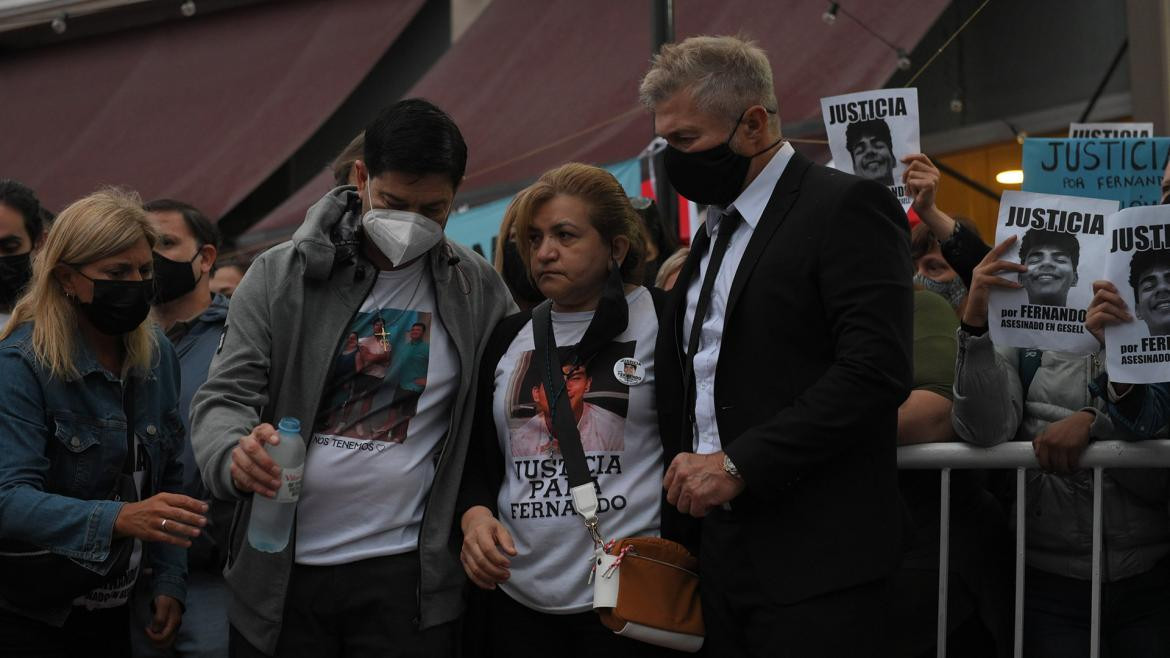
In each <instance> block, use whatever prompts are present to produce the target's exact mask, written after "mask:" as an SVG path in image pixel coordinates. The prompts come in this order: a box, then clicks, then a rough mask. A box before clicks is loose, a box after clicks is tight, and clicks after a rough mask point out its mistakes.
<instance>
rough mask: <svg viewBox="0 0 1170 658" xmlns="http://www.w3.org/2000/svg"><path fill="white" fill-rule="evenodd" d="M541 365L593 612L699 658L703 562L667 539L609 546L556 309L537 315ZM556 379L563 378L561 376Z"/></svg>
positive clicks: (616, 627)
mask: <svg viewBox="0 0 1170 658" xmlns="http://www.w3.org/2000/svg"><path fill="white" fill-rule="evenodd" d="M532 337H533V348H534V351H535V354H534V356H535V358H536V359H538V361H537V363H539V364H540V367H541V370H542V371H543V373H544V374H543V377H542V379H543V382H544V387H545V390H546V391H547V392H548V394H549V396H550V399H551V400H553V401H554V403H553V404H552V405H551V406H552V425H553V434H554V436H555V438H556V439H557V442H558V444H559V446H560V449H561V455H562V456H563V457H564V460H565V473H566V475H567V476H568V479H569V486H570V487H571V492H572V496H573V507H574V508H575V509H576V511H577V513H578V514H580V515H581V518H582V519H583V520H584V522H585V528H586V529H587V530H588V532H589V534H590V536H591V537H592V538H593V545H594V558H593V574H592V576H591V579H592V582H593V607H594V609H596V610H597V612H598V614H599V615H600V616H601V622H602V623H603V624H605V626H606V627H608V628H609V629H610V630H612V631H613V632H614V633H616V634H618V635H621V636H624V637H629V638H630V639H634V640H639V641H642V642H646V643H649V644H654V645H657V646H661V647H667V648H670V649H675V650H678V651H686V652H689V653H694V652H696V651H698V650H699V649H700V648H702V646H703V636H704V628H703V612H702V609H701V606H700V604H699V573H698V570H699V561H698V560H697V559H696V558H695V557H694V556H693V555H691V553H690V551H688V550H687V549H686V548H685V547H683V545H682V544H679V543H677V542H673V541H670V540H669V539H663V538H661V537H628V538H625V539H620V540H617V541H612V542H609V543H606V542H605V541H604V538H603V535H602V533H601V527H600V525H599V522H598V518H597V509H598V503H597V490H596V485H595V484H594V482H593V478H592V476H591V475H590V473H589V466H588V463H587V462H586V461H585V450H584V448H583V447H582V446H581V435H580V433H579V432H578V431H577V423H576V421H575V418H574V416H573V410H572V408H571V407H570V406H569V396H568V395H565V394H564V390H565V379H564V375H563V374H562V370H561V363H560V359H559V358H558V356H557V344H556V336H555V335H554V333H553V328H552V317H551V305H550V304H549V302H547V301H545V302H544V303H542V304H540V305H538V306H536V307H535V308H534V309H533V310H532ZM554 373H555V375H554Z"/></svg>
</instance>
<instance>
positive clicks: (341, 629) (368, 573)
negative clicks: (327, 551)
mask: <svg viewBox="0 0 1170 658" xmlns="http://www.w3.org/2000/svg"><path fill="white" fill-rule="evenodd" d="M418 560H419V557H418V553H416V552H412V553H405V554H403V555H392V556H388V557H379V558H371V559H369V560H362V561H360V562H353V563H350V564H339V565H335V566H328V567H312V566H305V565H300V564H298V565H294V566H293V571H292V578H291V579H290V581H289V588H288V595H287V597H286V599H285V605H284V618H283V621H282V624H281V632H280V640H279V641H278V642H277V645H276V652H275V653H274V654H272V655H273V656H277V657H278V658H296V657H299V656H304V657H305V658H332V657H337V658H341V657H343V656H344V657H346V658H359V657H362V656H371V657H374V656H377V657H378V658H384V657H385V658H388V657H395V658H397V657H401V658H406V657H408V656H409V657H414V658H442V657H443V656H452V655H454V648H455V623H454V622H452V623H448V624H442V625H440V626H436V627H433V628H428V629H426V630H420V629H419V609H418V583H419V562H418ZM229 645H230V652H231V655H232V656H233V657H236V658H258V657H261V656H266V655H267V654H264V653H262V652H261V651H259V650H258V649H257V648H256V647H254V646H252V645H251V644H249V643H248V641H247V640H245V639H244V637H243V636H242V635H241V634H240V633H239V631H237V630H236V629H235V628H234V627H233V628H232V629H231V631H230V637H229Z"/></svg>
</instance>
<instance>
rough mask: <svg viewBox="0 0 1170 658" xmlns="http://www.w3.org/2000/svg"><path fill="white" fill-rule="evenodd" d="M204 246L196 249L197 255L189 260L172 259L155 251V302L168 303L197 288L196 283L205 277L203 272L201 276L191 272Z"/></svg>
mask: <svg viewBox="0 0 1170 658" xmlns="http://www.w3.org/2000/svg"><path fill="white" fill-rule="evenodd" d="M201 249H203V247H202V246H200V247H199V250H196V251H195V255H194V256H192V257H191V260H189V261H186V262H184V261H181V260H171V259H169V258H167V257H166V256H163V255H162V254H160V253H158V252H157V251H156V252H154V302H153V303H155V304H166V303H167V302H173V301H174V300H176V299H178V298H180V297H182V296H183V295H186V294H187V293H189V292H191V291H192V290H194V289H195V284H197V283H199V280H200V279H202V278H203V273H202V272H200V273H199V278H198V279H196V278H195V275H194V274H192V273H191V263H194V262H195V259H196V258H199V254H200V253H201V251H200V250H201Z"/></svg>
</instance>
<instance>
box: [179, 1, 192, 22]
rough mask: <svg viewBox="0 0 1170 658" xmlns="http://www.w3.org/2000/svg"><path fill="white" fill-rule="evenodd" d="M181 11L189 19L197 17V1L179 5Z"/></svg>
mask: <svg viewBox="0 0 1170 658" xmlns="http://www.w3.org/2000/svg"><path fill="white" fill-rule="evenodd" d="M179 11H180V12H182V13H183V15H184V16H186V17H187V18H191V17H192V16H194V15H195V1H194V0H187V1H186V2H184V3H183V4H181V5H179Z"/></svg>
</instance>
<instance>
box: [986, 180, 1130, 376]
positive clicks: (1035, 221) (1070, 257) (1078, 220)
mask: <svg viewBox="0 0 1170 658" xmlns="http://www.w3.org/2000/svg"><path fill="white" fill-rule="evenodd" d="M1115 212H1117V202H1116V201H1103V200H1100V199H1084V198H1080V197H1069V196H1057V195H1051V194H1033V193H1030V192H1016V191H1014V190H1009V191H1007V192H1004V193H1003V197H1002V198H1001V199H1000V202H999V219H998V220H997V221H996V230H995V242H996V244H999V243H1001V242H1003V241H1004V240H1006V239H1007V238H1008V237H1010V236H1013V235H1014V236H1016V243H1015V248H1014V249H1013V250H1009V251H1008V252H1007V253H1006V254H1004V260H1008V261H1012V260H1016V261H1018V262H1021V263H1023V264H1024V265H1025V266H1027V268H1028V271H1027V272H1023V273H1020V274H1019V275H1018V278H1017V275H1016V273H1014V272H1008V273H1003V274H1000V276H1002V277H1003V278H1005V279H1008V280H1009V281H1017V280H1018V281H1019V283H1020V284H1021V285H1022V286H1023V287H1022V288H1017V289H1014V290H1008V289H1006V288H992V289H991V297H990V299H989V304H988V310H987V318H988V324H989V326H990V328H991V340H992V341H993V342H994V343H995V344H996V345H1002V346H1007V347H1032V348H1037V349H1042V350H1056V351H1060V352H1078V353H1081V354H1089V353H1092V352H1096V351H1097V349H1098V346H1097V340H1096V339H1095V338H1093V336H1092V334H1090V333H1089V332H1088V330H1087V329H1085V311H1086V309H1087V308H1088V307H1089V301H1090V300H1091V299H1092V298H1093V292H1092V289H1093V281H1094V280H1095V279H1099V278H1101V275H1102V273H1103V272H1104V271H1105V263H1104V258H1105V253H1106V250H1107V249H1108V247H1109V245H1108V242H1107V240H1108V238H1107V237H1106V235H1105V218H1106V217H1108V216H1109V215H1111V214H1113V213H1115Z"/></svg>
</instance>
